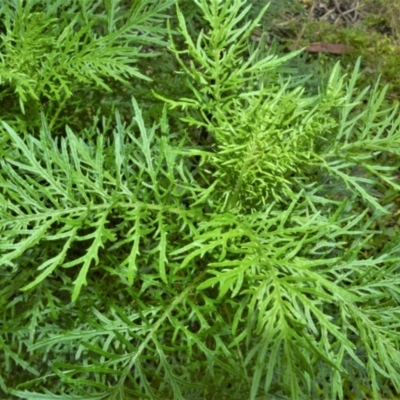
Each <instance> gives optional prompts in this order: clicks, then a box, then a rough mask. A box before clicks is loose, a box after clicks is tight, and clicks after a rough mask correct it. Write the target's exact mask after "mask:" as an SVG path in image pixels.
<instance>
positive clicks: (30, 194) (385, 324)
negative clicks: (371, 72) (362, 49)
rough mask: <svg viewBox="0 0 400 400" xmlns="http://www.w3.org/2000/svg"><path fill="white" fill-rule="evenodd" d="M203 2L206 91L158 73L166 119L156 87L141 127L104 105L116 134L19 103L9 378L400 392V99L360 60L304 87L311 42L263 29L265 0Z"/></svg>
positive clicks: (6, 218) (1, 296)
mask: <svg viewBox="0 0 400 400" xmlns="http://www.w3.org/2000/svg"><path fill="white" fill-rule="evenodd" d="M113 4H114V3H113ZM195 4H196V6H197V7H199V10H200V12H201V15H202V16H203V18H204V22H203V24H204V29H203V30H201V31H200V32H199V34H198V37H197V38H196V40H194V39H193V38H192V37H191V35H190V34H189V32H190V31H195V30H196V29H197V25H196V27H194V26H193V27H191V28H189V27H188V26H187V21H186V20H185V14H184V13H183V12H182V11H181V9H180V8H179V6H177V12H176V15H177V21H178V26H177V27H175V26H172V27H170V46H171V50H172V52H173V53H174V54H175V56H176V57H177V60H178V63H179V66H180V69H179V71H177V72H178V73H179V74H180V75H181V77H182V78H183V79H184V80H185V82H186V85H187V88H188V93H189V94H188V95H187V97H184V98H168V96H166V95H165V93H163V94H162V95H160V94H159V93H158V92H159V90H158V87H157V86H156V85H155V86H154V93H155V94H156V96H157V97H158V99H159V100H160V99H161V100H163V101H164V102H165V103H166V104H165V105H164V107H163V109H162V112H161V113H160V115H159V118H158V121H156V122H155V123H152V124H151V123H148V122H147V121H146V118H144V116H143V114H142V111H141V106H140V105H139V104H138V100H139V99H136V100H135V99H133V100H132V109H133V118H132V121H130V122H129V123H128V122H126V118H122V117H121V114H120V113H119V112H116V113H115V115H114V116H113V117H112V118H113V121H112V120H111V116H108V117H107V118H105V121H104V123H105V125H110V126H115V129H114V131H113V134H112V135H110V134H109V133H108V132H104V133H100V132H98V133H97V135H94V134H93V132H94V128H92V127H89V128H86V129H81V130H80V131H79V132H75V131H74V130H73V129H71V128H70V127H66V130H65V134H63V135H58V136H57V137H54V136H53V135H52V133H51V129H50V128H49V126H48V122H47V121H46V116H45V115H43V113H42V115H43V117H42V122H41V127H40V134H38V133H37V132H34V134H31V135H28V134H25V135H21V134H19V132H18V131H17V127H18V125H12V124H11V123H7V122H5V121H3V124H2V131H1V136H0V138H1V141H2V143H3V146H2V150H1V153H0V154H1V158H0V162H1V170H0V265H1V270H0V279H1V282H2V288H1V291H0V302H1V303H0V309H1V320H2V323H3V325H2V328H1V329H0V346H1V347H2V349H3V353H2V355H0V359H1V363H2V364H3V365H4V368H3V369H2V370H1V375H0V388H1V390H2V391H3V392H4V393H5V394H6V395H8V396H14V397H16V398H23V399H35V398H40V399H58V398H71V399H121V400H122V399H171V398H174V399H184V400H188V399H241V400H242V399H252V400H253V399H261V398H266V397H265V396H267V397H268V398H271V399H274V398H276V399H278V398H280V399H282V398H286V399H310V398H313V399H314V398H315V399H317V398H323V399H330V398H332V399H334V398H339V399H344V398H363V396H365V395H369V396H371V397H372V398H375V399H379V398H382V397H383V396H390V397H391V398H393V397H394V395H395V393H398V392H400V371H399V365H400V349H399V326H398V318H399V300H400V290H399V278H398V272H399V261H400V258H399V256H400V254H399V249H400V243H399V240H398V238H396V237H393V238H392V241H391V242H390V243H388V244H387V245H385V247H384V248H383V249H382V251H381V253H380V254H378V253H377V252H374V251H373V250H371V246H370V244H371V242H373V240H374V239H375V238H376V237H377V236H378V235H379V234H380V232H379V230H376V229H374V226H375V224H376V222H377V221H380V220H381V219H382V218H383V217H385V216H387V215H389V214H390V213H391V212H393V209H392V207H393V203H392V202H391V201H390V200H386V201H382V200H381V198H380V197H379V190H378V188H379V185H381V184H382V183H383V184H384V185H385V186H389V187H390V188H391V190H392V194H393V193H398V190H399V185H398V184H397V182H396V178H395V172H396V169H397V168H398V166H399V164H398V155H399V153H400V151H399V150H398V149H399V148H400V147H399V144H400V143H399V142H400V117H399V115H398V110H397V108H394V109H385V108H383V107H382V104H383V101H384V95H385V93H384V92H380V91H379V90H378V89H377V88H375V89H374V90H372V91H371V92H369V91H368V89H366V90H363V91H359V92H357V91H356V80H357V77H358V74H359V70H358V68H359V64H358V65H357V67H356V69H355V71H354V73H353V75H352V76H351V77H350V78H349V79H347V80H346V83H345V80H344V77H342V76H341V72H340V67H339V65H336V66H335V68H334V69H333V71H332V74H331V76H330V79H329V82H328V84H327V86H325V87H321V89H320V91H319V93H318V94H314V95H309V94H307V93H305V91H304V89H303V86H304V85H305V84H306V83H307V82H306V80H305V78H304V77H302V78H299V77H296V75H293V74H292V72H293V71H292V70H290V69H288V68H287V65H286V63H287V62H288V61H289V60H290V59H291V58H293V57H295V56H296V54H298V53H293V54H290V55H287V56H283V57H280V56H277V55H275V54H273V53H272V52H270V53H266V52H265V50H263V46H262V44H261V45H260V47H258V48H254V46H252V45H250V44H249V42H248V38H249V36H250V35H251V32H252V29H253V28H254V27H255V26H256V25H257V23H258V21H259V19H256V20H255V21H246V15H247V13H248V12H249V7H248V5H247V3H246V1H245V0H233V1H232V2H226V1H221V0H212V1H208V0H196V1H195ZM264 11H265V10H264ZM261 16H262V14H260V16H259V18H261ZM196 24H197V21H196ZM177 34H179V35H180V37H181V38H183V39H184V40H183V42H184V43H185V45H184V46H185V47H181V43H182V40H181V41H178V42H177V41H175V40H174V37H175V36H176V35H177ZM183 79H181V80H180V82H183ZM171 93H172V94H176V92H175V91H173V90H172V91H171ZM77 101H78V100H77ZM81 101H82V102H83V103H84V102H85V99H81ZM363 101H366V102H367V104H366V106H365V107H363V108H360V107H359V106H360V104H362V103H363ZM177 116H181V118H182V121H181V122H180V123H177V122H176V121H175V119H176V118H177ZM172 127H176V128H175V129H176V130H174V129H172ZM388 152H391V159H392V160H393V161H392V162H391V164H390V165H381V164H380V163H379V160H381V157H380V156H382V155H383V154H386V153H388ZM71 296H72V302H71Z"/></svg>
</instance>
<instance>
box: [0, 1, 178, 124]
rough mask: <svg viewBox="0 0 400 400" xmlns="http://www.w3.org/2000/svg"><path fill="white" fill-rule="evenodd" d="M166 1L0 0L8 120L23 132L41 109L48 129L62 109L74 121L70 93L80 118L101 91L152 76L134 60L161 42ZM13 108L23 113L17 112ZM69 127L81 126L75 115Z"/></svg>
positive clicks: (0, 74) (1, 77)
mask: <svg viewBox="0 0 400 400" xmlns="http://www.w3.org/2000/svg"><path fill="white" fill-rule="evenodd" d="M171 4H172V2H171V1H162V2H155V1H152V0H147V1H143V2H133V3H131V4H127V3H126V2H123V1H119V0H106V1H104V2H95V1H85V2H78V1H75V0H68V1H61V0H58V1H54V2H52V4H51V5H50V6H49V4H48V3H47V2H44V1H42V0H28V1H26V2H25V1H24V2H23V1H17V2H14V3H7V2H6V3H3V4H2V5H1V6H0V16H1V20H2V22H1V24H0V29H1V35H2V40H1V44H0V60H1V63H0V85H2V87H3V89H2V91H1V94H0V102H1V103H2V104H3V106H4V108H5V110H6V111H7V114H8V115H7V117H8V119H10V120H12V121H13V123H16V124H18V126H20V127H21V126H22V127H26V128H27V129H28V130H29V128H30V127H31V126H32V125H33V124H35V122H37V121H39V124H40V112H41V111H45V112H47V113H48V114H49V115H52V120H51V122H50V123H51V125H52V126H53V125H54V124H55V123H56V121H58V119H57V118H60V116H61V115H64V114H68V111H69V112H71V111H72V110H73V112H74V113H75V118H77V117H78V115H79V114H78V113H81V114H82V113H83V110H81V109H80V108H81V107H78V110H77V109H76V108H77V107H76V106H77V105H76V102H74V98H75V96H86V99H87V101H86V115H85V114H83V115H84V116H85V117H86V118H88V115H89V117H90V116H92V115H91V113H93V114H94V113H95V110H90V112H88V111H87V110H88V108H90V107H93V104H92V103H95V104H96V107H98V103H99V102H100V101H104V97H105V96H104V93H107V92H108V93H110V92H112V91H113V90H116V89H117V88H118V89H119V90H120V91H126V90H127V87H129V86H130V80H131V79H132V78H140V79H143V80H150V78H149V77H148V76H147V74H146V71H140V70H139V69H138V67H137V64H138V62H139V60H140V59H141V58H144V57H145V58H149V57H155V56H156V55H157V54H158V53H157V51H156V49H157V48H161V47H163V46H165V45H166V41H165V33H166V30H165V27H164V26H163V22H164V19H165V17H166V15H165V10H166V9H168V8H170V7H171ZM152 46H153V47H152ZM145 49H146V50H145ZM150 49H151V51H150ZM118 85H119V86H118ZM91 97H95V99H93V100H92V99H91ZM74 106H75V107H74ZM18 108H20V109H21V111H22V113H23V115H21V116H19V117H18V114H19V110H18ZM74 108H75V109H74ZM71 109H72V110H71ZM38 117H39V119H38ZM64 118H65V119H69V118H68V117H67V116H65V117H64ZM60 119H61V118H60ZM21 120H22V121H25V122H24V123H22V121H21ZM61 120H62V119H61ZM64 124H65V121H64ZM69 124H70V125H78V126H79V124H77V122H76V120H74V119H70V120H69ZM35 125H37V123H36V124H35ZM80 126H82V123H81V124H80Z"/></svg>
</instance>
